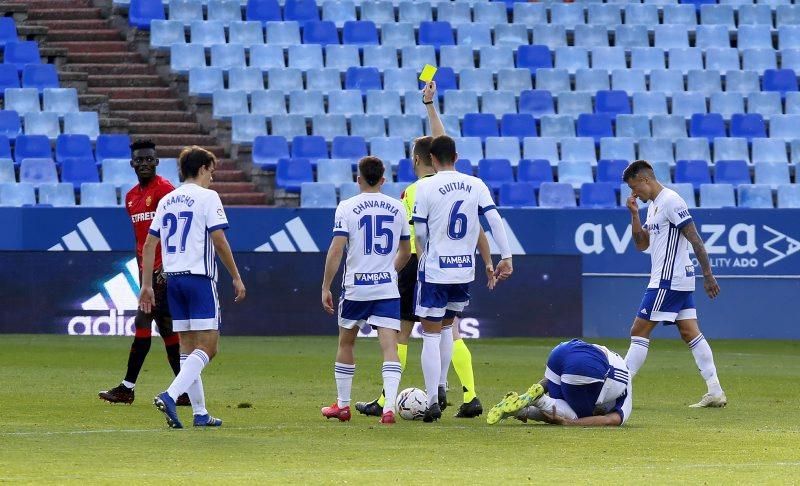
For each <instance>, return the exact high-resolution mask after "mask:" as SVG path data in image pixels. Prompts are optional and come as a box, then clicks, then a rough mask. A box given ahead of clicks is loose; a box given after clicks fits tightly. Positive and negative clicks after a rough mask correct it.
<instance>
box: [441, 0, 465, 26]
mask: <svg viewBox="0 0 800 486" xmlns="http://www.w3.org/2000/svg"><path fill="white" fill-rule="evenodd" d="M436 14H437V15H436V17H437V19H438V20H443V21H445V22H450V25H453V26H457V27H460V26H461V25H464V24H467V25H472V9H471V8H470V5H469V4H467V3H464V2H444V3H439V4H437V5H436Z"/></svg>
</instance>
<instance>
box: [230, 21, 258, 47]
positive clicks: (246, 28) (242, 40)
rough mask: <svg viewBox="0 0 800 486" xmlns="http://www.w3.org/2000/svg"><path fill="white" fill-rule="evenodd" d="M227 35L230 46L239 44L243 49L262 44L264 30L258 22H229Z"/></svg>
mask: <svg viewBox="0 0 800 486" xmlns="http://www.w3.org/2000/svg"><path fill="white" fill-rule="evenodd" d="M229 34H230V41H231V44H241V45H243V46H244V47H245V49H252V48H253V46H260V45H263V44H264V28H263V27H262V25H261V23H260V22H242V21H235V22H231V26H230V30H229Z"/></svg>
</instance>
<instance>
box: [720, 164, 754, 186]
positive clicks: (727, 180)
mask: <svg viewBox="0 0 800 486" xmlns="http://www.w3.org/2000/svg"><path fill="white" fill-rule="evenodd" d="M714 182H715V183H717V184H731V185H732V186H738V185H740V184H750V183H751V182H752V180H750V169H749V168H748V167H747V162H745V161H744V160H718V161H717V163H716V164H714Z"/></svg>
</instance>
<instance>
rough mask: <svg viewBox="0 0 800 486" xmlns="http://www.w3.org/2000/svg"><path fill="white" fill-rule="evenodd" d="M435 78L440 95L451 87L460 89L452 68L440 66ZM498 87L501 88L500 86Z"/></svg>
mask: <svg viewBox="0 0 800 486" xmlns="http://www.w3.org/2000/svg"><path fill="white" fill-rule="evenodd" d="M433 80H434V81H436V91H437V93H439V96H442V95H443V94H444V93H445V92H446V91H447V90H449V89H458V85H457V83H456V73H455V72H454V71H453V69H452V68H449V67H442V68H439V69H438V70H437V71H436V74H435V75H434V76H433ZM420 87H421V86H420ZM497 89H501V88H500V87H499V86H498V88H497Z"/></svg>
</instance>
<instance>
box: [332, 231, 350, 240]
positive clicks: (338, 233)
mask: <svg viewBox="0 0 800 486" xmlns="http://www.w3.org/2000/svg"><path fill="white" fill-rule="evenodd" d="M333 236H344V237H345V238H347V237H349V236H350V233H348V232H347V231H334V232H333Z"/></svg>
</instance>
